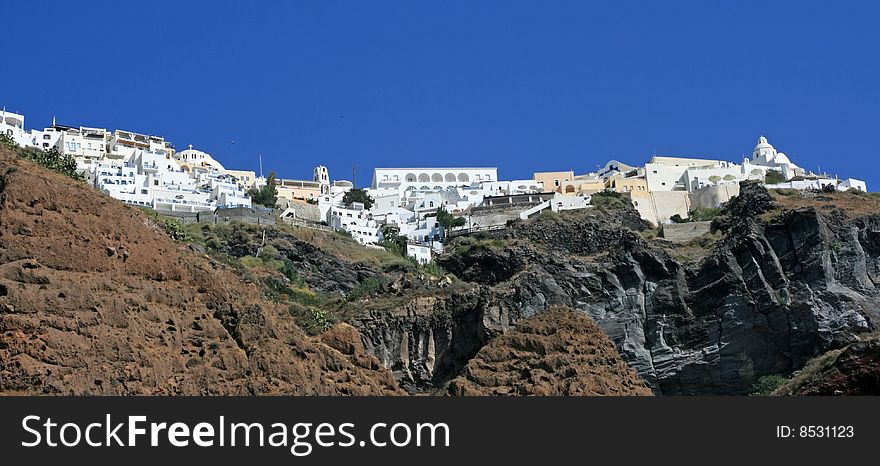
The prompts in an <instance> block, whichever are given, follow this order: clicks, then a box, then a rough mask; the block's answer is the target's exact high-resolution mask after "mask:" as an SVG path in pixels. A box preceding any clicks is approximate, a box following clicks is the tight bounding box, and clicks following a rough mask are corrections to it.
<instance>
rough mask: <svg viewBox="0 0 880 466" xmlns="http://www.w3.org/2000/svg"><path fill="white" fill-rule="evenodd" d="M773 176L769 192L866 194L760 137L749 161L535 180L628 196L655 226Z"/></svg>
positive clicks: (565, 190)
mask: <svg viewBox="0 0 880 466" xmlns="http://www.w3.org/2000/svg"><path fill="white" fill-rule="evenodd" d="M770 172H776V175H777V176H776V177H775V178H776V179H781V180H785V181H782V182H779V183H777V184H768V185H767V187H768V188H792V189H801V190H806V189H822V188H824V187H826V186H829V185H830V186H833V187H834V188H836V189H838V190H841V191H843V190H849V189H858V190H861V191H867V186H866V185H865V182H864V181H861V180H857V179H853V178H847V179H843V180H841V179H839V178H837V177H833V178H832V177H829V176H827V175H824V174H823V175H820V174H816V173H812V172H810V171H807V170H805V169H803V168H801V167H799V166H798V165H795V164H794V163H793V162H792V161H791V160H790V159H789V158H788V156H787V155H785V154H784V153H782V152H779V151H777V150H776V148H774V147H773V146H772V145H771V144H770V143H769V142H768V141H767V138H765V137H764V136H761V137H760V138H758V143H757V144H756V145H755V148H754V150H753V151H752V156H751V158H743V160H742V163H739V164H737V163H734V162H728V161H725V160H717V159H703V158H687V157H662V156H654V157H651V159H650V160H649V162H648V163H646V164H645V165H644V166H641V167H637V166H631V165H627V164H625V163H621V162H618V161H616V160H612V161H610V162H608V163H607V164H606V165H605V166H604V167H603V168H602V169H601V170H599V171H598V172H597V173H589V174H586V175H575V174H574V172H572V171H563V172H538V173H535V179H536V180H538V181H540V182H542V183H543V184H544V186H548V187H549V189H551V190H553V191H555V192H558V193H562V194H565V195H568V196H588V195H590V194H593V193H596V192H599V191H615V192H618V193H621V194H622V195H623V196H625V197H627V198H629V199H630V200H631V201H632V203H633V205H634V206H635V208H636V209H637V210H638V211H639V214H640V215H641V216H642V218H644V219H645V220H648V221H650V222H652V223H654V224H656V225H659V224H662V223H668V222H669V221H670V217H672V216H674V215H680V216H681V217H683V218H684V217H687V215H688V213H689V212H691V211H693V210H694V209H697V208H706V207H718V206H720V205H721V204H723V203H725V202H727V201H728V200H729V199H730V198H731V197H733V196H735V195H737V194H739V183H740V182H741V181H744V180H759V181H764V180H765V179H767V175H768V173H770Z"/></svg>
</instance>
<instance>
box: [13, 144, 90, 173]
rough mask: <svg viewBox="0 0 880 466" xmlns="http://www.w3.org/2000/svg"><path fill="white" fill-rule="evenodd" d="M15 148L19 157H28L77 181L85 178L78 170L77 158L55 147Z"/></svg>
mask: <svg viewBox="0 0 880 466" xmlns="http://www.w3.org/2000/svg"><path fill="white" fill-rule="evenodd" d="M13 144H14V143H13ZM15 150H16V152H17V153H18V155H19V157H22V158H25V159H28V160H30V161H32V162H34V163H36V164H37V165H41V166H43V167H46V168H48V169H49V170H54V171H56V172H58V173H61V174H62V175H65V176H67V177H70V178H73V179H74V180H77V181H83V180H84V178H83V176H82V175H81V174H80V173H79V172H77V171H76V159H74V158H73V157H71V156H69V155H65V154H62V153H61V152H60V151H58V149H56V148H54V147H53V148H51V149H49V150H42V149H38V148H36V147H27V148H22V147H17V146H16V149H15Z"/></svg>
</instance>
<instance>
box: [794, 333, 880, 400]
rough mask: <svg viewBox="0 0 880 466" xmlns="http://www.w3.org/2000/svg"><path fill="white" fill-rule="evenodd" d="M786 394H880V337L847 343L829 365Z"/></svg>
mask: <svg viewBox="0 0 880 466" xmlns="http://www.w3.org/2000/svg"><path fill="white" fill-rule="evenodd" d="M793 388H794V390H792V391H785V392H784V393H782V394H785V395H873V396H877V395H880V340H878V339H876V338H875V339H870V340H866V341H860V342H856V343H852V344H850V345H849V346H847V347H846V348H845V349H844V350H843V351H842V352H841V353H840V354H839V355H838V356H837V357H835V358H834V359H833V361H831V362H830V364H829V365H828V366H827V367H823V368H821V370H820V371H818V372H817V373H816V374H815V375H813V376H812V377H810V378H809V379H808V380H806V381H804V383H803V384H802V385H799V386H796V387H793Z"/></svg>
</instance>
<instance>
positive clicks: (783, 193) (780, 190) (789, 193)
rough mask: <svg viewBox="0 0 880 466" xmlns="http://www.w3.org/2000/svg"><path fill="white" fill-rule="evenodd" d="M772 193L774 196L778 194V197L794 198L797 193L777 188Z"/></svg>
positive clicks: (794, 190) (792, 190) (793, 190)
mask: <svg viewBox="0 0 880 466" xmlns="http://www.w3.org/2000/svg"><path fill="white" fill-rule="evenodd" d="M773 191H774V192H775V193H776V194H779V195H780V196H794V195H796V194H797V193H798V191H797V190H796V189H789V188H777V189H774V190H773Z"/></svg>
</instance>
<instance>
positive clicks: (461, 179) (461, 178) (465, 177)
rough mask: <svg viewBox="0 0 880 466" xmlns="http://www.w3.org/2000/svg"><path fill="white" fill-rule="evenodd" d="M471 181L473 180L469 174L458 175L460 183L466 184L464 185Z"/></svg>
mask: <svg viewBox="0 0 880 466" xmlns="http://www.w3.org/2000/svg"><path fill="white" fill-rule="evenodd" d="M470 180H471V179H470V178H469V177H468V176H467V173H459V174H458V181H460V182H464V183H467V182H469V181H470Z"/></svg>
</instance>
